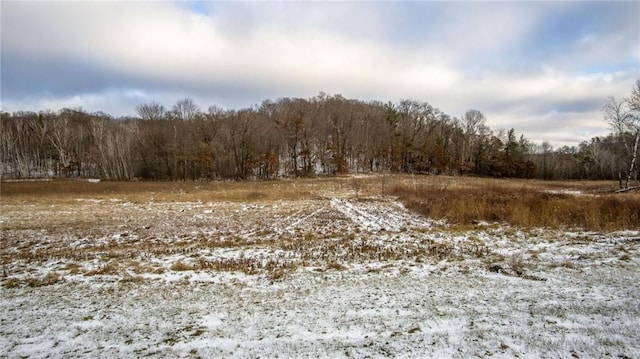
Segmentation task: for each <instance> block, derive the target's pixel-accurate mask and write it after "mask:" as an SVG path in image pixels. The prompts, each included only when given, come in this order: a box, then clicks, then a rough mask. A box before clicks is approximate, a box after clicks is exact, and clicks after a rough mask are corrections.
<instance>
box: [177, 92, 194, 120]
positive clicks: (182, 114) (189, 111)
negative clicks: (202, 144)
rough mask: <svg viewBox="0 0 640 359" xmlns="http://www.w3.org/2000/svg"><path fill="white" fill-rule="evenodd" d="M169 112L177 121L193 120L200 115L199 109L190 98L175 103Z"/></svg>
mask: <svg viewBox="0 0 640 359" xmlns="http://www.w3.org/2000/svg"><path fill="white" fill-rule="evenodd" d="M171 112H172V113H173V115H174V116H176V118H177V119H179V120H183V121H190V120H195V118H196V117H197V116H198V115H199V114H200V107H198V105H196V103H195V101H193V99H192V98H191V97H185V98H182V99H180V100H178V101H177V102H176V104H175V105H173V108H172V109H171Z"/></svg>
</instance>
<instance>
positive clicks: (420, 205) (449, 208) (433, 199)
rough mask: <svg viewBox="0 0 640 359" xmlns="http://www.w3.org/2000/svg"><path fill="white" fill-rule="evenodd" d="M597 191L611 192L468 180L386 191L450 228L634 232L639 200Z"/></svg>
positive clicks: (592, 185)
mask: <svg viewBox="0 0 640 359" xmlns="http://www.w3.org/2000/svg"><path fill="white" fill-rule="evenodd" d="M569 186H572V187H569ZM576 188H578V190H576ZM602 188H611V187H608V186H606V183H604V182H585V183H580V182H575V183H571V182H536V181H499V180H484V181H483V180H481V179H472V180H468V181H465V182H463V183H462V184H457V185H448V184H446V183H445V184H440V185H432V184H423V183H420V184H410V183H406V182H404V183H399V184H396V185H394V186H392V187H391V188H390V190H389V193H390V194H392V195H395V196H398V197H399V198H400V199H401V200H402V201H403V202H404V203H405V204H406V205H407V207H408V208H410V209H412V210H415V211H417V212H419V213H421V214H422V215H424V216H426V217H429V218H435V219H446V220H448V221H449V222H452V223H460V224H474V223H477V222H479V221H487V222H499V223H503V222H505V223H509V224H512V225H517V226H523V227H551V228H581V229H584V230H619V229H637V228H640V195H638V194H632V193H628V194H626V195H621V194H612V193H599V192H598V190H601V189H602Z"/></svg>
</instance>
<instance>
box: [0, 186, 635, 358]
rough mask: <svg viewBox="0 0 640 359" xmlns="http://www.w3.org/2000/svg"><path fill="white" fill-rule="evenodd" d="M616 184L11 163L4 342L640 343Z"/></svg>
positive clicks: (272, 348)
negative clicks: (105, 171) (101, 178)
mask: <svg viewBox="0 0 640 359" xmlns="http://www.w3.org/2000/svg"><path fill="white" fill-rule="evenodd" d="M613 187H615V183H603V182H539V181H513V180H511V181H501V180H488V179H475V178H455V177H431V176H415V177H412V176H391V175H389V176H361V177H359V176H356V177H343V178H327V179H325V178H320V179H301V180H290V181H285V180H283V181H274V182H252V183H230V182H225V183H222V182H205V183H197V182H196V183H189V182H187V183H181V182H172V183H167V182H127V183H117V182H114V183H111V182H100V183H89V182H85V181H60V182H57V181H52V182H3V183H2V187H1V195H2V197H1V203H0V210H1V213H0V225H1V226H2V238H1V242H0V260H1V266H2V267H1V268H0V269H1V270H2V277H1V278H0V281H1V284H2V286H1V287H0V293H1V296H0V357H22V356H32V357H46V356H48V355H50V356H52V357H86V356H90V357H221V356H223V357H227V356H236V357H276V356H278V357H418V356H420V357H425V356H426V357H460V358H468V357H487V356H492V357H509V358H511V357H578V358H583V357H612V358H624V357H628V358H632V357H636V355H637V353H638V352H640V345H639V344H638V343H640V287H639V286H638V285H637V284H638V282H639V280H640V256H639V254H640V250H639V245H640V231H639V230H640V228H639V224H638V221H637V220H636V219H637V218H638V217H634V216H637V215H638V210H637V208H638V202H640V197H638V195H637V194H633V193H629V194H623V195H615V196H617V197H612V196H614V195H609V194H604V193H602V191H603V190H604V189H607V188H613ZM483 193H484V195H482V196H480V194H483ZM487 193H488V194H487ZM500 193H503V194H504V193H506V194H507V195H506V196H505V198H511V201H506V200H505V201H504V202H500V203H494V206H497V207H500V208H502V209H505V208H507V209H508V210H503V211H493V212H492V211H487V208H491V205H488V204H487V203H491V202H490V201H496V198H499V197H500V196H499V195H498V194H500ZM534 193H538V194H540V196H539V197H538V196H537V195H535V194H534ZM437 194H440V197H438V196H437ZM474 196H475V197H474ZM442 198H444V199H445V200H442ZM482 198H485V199H487V202H486V203H485V202H483V199H482ZM519 198H523V199H524V200H521V201H519V200H518V199H519ZM539 198H542V200H540V199H539ZM446 199H448V200H446ZM437 201H440V202H437ZM465 201H466V203H467V206H466V207H465V206H463V205H462V204H463V203H465ZM511 202H513V203H511ZM518 202H519V203H520V204H522V203H524V205H516V204H514V203H518ZM429 203H439V204H438V205H437V206H433V205H432V206H429V207H428V208H426V207H427V206H426V205H427V204H429ZM602 203H605V204H607V205H606V206H601V204H602ZM620 203H622V204H623V205H621V204H620ZM550 204H551V206H552V207H553V206H555V207H556V208H557V211H559V212H556V214H555V215H554V216H548V215H538V212H540V211H547V210H549V209H548V208H552V207H548V206H549V205H550ZM447 206H449V207H447ZM436 207H437V208H436ZM408 208H411V209H408ZM469 208H471V209H473V211H469V210H468V209H469ZM583 209H584V211H583V212H580V211H582V210H583ZM414 210H415V212H414ZM437 211H440V212H437ZM565 211H570V212H571V211H573V212H574V214H573V215H566V213H564V212H565ZM611 211H614V214H615V216H611ZM615 211H618V212H615ZM485 212H486V213H489V214H485ZM469 213H471V214H469ZM492 213H493V214H492ZM514 213H515V214H517V215H515V214H514ZM579 213H590V217H589V218H591V219H590V220H584V218H587V217H586V216H583V215H581V214H579ZM486 216H494V217H493V220H491V218H485V217H486ZM607 216H611V217H607ZM532 217H539V218H543V221H549V219H548V218H558V220H557V221H554V222H548V223H547V222H542V223H546V225H545V226H544V227H542V226H540V225H539V224H538V222H537V221H534V220H529V221H527V222H518V218H519V219H522V218H532ZM544 218H546V219H544ZM607 218H611V219H607ZM510 223H515V224H516V225H514V224H510Z"/></svg>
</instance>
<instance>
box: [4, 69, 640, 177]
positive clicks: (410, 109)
mask: <svg viewBox="0 0 640 359" xmlns="http://www.w3.org/2000/svg"><path fill="white" fill-rule="evenodd" d="M636 87H637V88H635V89H634V91H636V92H637V91H638V88H640V81H639V84H637V85H636ZM634 93H635V92H633V93H632V97H631V98H630V99H625V100H622V101H617V100H615V99H610V100H609V104H612V103H613V104H615V105H619V106H618V108H617V109H618V110H619V113H618V115H617V116H618V117H615V116H616V113H610V112H607V111H608V110H607V111H605V115H606V116H611V118H609V117H607V118H608V121H610V122H611V123H612V129H617V130H616V132H615V133H612V134H609V135H607V136H603V137H596V138H593V139H591V140H588V141H585V142H583V143H581V144H580V145H579V146H577V147H562V148H559V149H553V148H552V147H551V146H550V145H548V144H546V143H543V144H542V145H534V144H533V143H531V142H530V141H528V140H527V139H526V138H525V137H524V136H523V135H519V134H517V133H516V131H515V130H514V129H511V130H509V131H503V130H498V131H494V130H491V129H490V128H488V127H487V126H486V125H485V117H484V115H483V114H482V113H481V112H480V111H478V110H469V111H467V112H466V113H465V114H464V115H463V116H462V117H460V118H456V117H453V116H450V115H448V114H446V113H443V112H442V111H440V110H438V109H437V108H435V107H433V106H432V105H430V104H429V103H426V102H419V101H410V100H403V101H400V102H398V103H381V102H364V101H359V100H352V99H346V98H344V97H342V96H340V95H335V96H329V95H326V94H323V93H321V94H320V95H318V96H316V97H313V98H310V99H301V98H282V99H278V100H277V101H269V100H267V101H264V102H263V103H262V104H261V105H259V106H254V107H251V108H245V109H240V110H226V109H222V108H219V107H215V106H212V107H210V108H209V109H207V110H206V111H203V110H201V109H200V108H199V107H198V106H197V105H196V104H195V103H194V101H193V100H192V99H190V98H184V99H180V100H178V101H177V102H176V104H175V105H174V106H173V107H172V108H171V109H166V108H164V106H162V105H160V104H157V103H148V104H141V105H139V106H138V107H137V114H138V116H137V117H135V118H117V119H116V118H113V117H111V116H110V115H108V114H105V113H86V112H84V111H81V110H74V109H63V110H61V111H59V112H57V113H53V112H40V113H33V112H15V113H7V112H2V114H1V121H2V123H1V125H2V132H1V135H0V145H1V148H2V154H1V155H2V158H1V159H2V177H3V178H37V177H99V178H103V179H107V180H131V179H150V180H214V179H235V180H253V179H263V180H268V179H275V178H282V177H304V176H317V175H335V174H341V173H369V172H382V171H391V172H406V173H430V174H453V175H477V176H491V177H519V178H534V177H537V178H543V179H561V178H571V179H619V178H625V179H627V178H628V179H629V180H633V179H637V166H635V165H632V164H631V161H632V160H631V158H633V161H635V156H631V154H633V153H634V152H633V151H635V153H637V151H638V148H637V144H638V135H637V134H638V131H637V128H634V127H632V126H631V127H630V126H625V125H623V123H626V122H625V121H627V122H628V121H629V120H630V119H634V118H635V119H636V121H637V113H638V110H637V107H636V108H634V107H633V101H631V100H632V99H633V94H634ZM634 111H635V112H634ZM634 116H635V117H634ZM616 121H618V122H616ZM616 123H617V124H618V125H615V124H616ZM614 125H615V126H614ZM616 126H617V127H616ZM634 129H635V130H634ZM634 131H635V132H634ZM634 143H635V148H634V147H633V145H634Z"/></svg>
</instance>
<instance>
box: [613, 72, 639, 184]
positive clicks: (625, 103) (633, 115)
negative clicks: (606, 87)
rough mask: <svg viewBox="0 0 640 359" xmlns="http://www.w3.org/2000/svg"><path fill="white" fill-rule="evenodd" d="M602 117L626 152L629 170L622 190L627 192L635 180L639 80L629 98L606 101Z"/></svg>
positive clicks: (637, 143)
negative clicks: (632, 180)
mask: <svg viewBox="0 0 640 359" xmlns="http://www.w3.org/2000/svg"><path fill="white" fill-rule="evenodd" d="M604 117H605V120H606V121H607V122H608V123H609V125H610V126H611V127H612V128H613V129H614V131H615V132H616V133H617V134H618V136H619V138H620V140H621V141H622V143H623V145H624V148H625V150H626V154H627V160H626V162H627V165H628V168H629V169H628V170H627V176H626V181H625V185H624V189H627V190H628V189H629V188H630V183H631V178H632V177H634V176H635V177H636V179H637V174H636V162H637V158H638V145H639V143H640V80H638V81H637V82H636V85H635V86H634V88H633V90H632V91H631V97H629V98H627V99H623V100H618V99H616V98H614V97H610V98H609V99H608V100H607V103H606V104H605V106H604ZM621 182H622V181H621ZM621 184H622V183H621Z"/></svg>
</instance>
